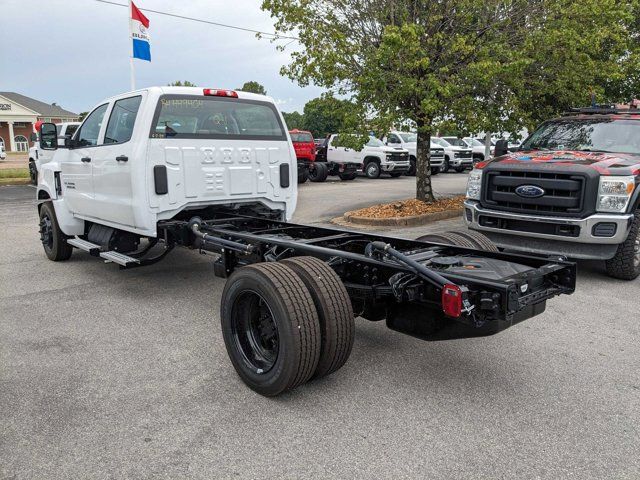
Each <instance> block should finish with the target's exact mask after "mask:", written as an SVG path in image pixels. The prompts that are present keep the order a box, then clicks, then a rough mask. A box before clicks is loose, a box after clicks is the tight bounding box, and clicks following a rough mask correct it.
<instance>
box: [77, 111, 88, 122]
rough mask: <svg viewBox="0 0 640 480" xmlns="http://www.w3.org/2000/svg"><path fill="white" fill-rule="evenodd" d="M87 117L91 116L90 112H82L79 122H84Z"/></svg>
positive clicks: (79, 115)
mask: <svg viewBox="0 0 640 480" xmlns="http://www.w3.org/2000/svg"><path fill="white" fill-rule="evenodd" d="M87 115H89V112H80V113H79V114H78V121H79V122H81V121H82V120H84V117H86V116H87Z"/></svg>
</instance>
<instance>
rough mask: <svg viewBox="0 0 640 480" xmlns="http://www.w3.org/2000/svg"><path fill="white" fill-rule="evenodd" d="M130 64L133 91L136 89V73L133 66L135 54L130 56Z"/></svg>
mask: <svg viewBox="0 0 640 480" xmlns="http://www.w3.org/2000/svg"><path fill="white" fill-rule="evenodd" d="M129 64H130V65H131V90H132V91H133V90H135V89H136V74H135V70H134V68H133V55H131V57H129Z"/></svg>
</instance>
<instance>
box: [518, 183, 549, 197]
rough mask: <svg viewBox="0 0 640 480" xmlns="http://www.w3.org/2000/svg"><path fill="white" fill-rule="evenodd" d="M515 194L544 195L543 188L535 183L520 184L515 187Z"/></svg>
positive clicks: (522, 195)
mask: <svg viewBox="0 0 640 480" xmlns="http://www.w3.org/2000/svg"><path fill="white" fill-rule="evenodd" d="M516 195H518V196H520V197H524V198H538V197H541V196H543V195H544V189H542V188H540V187H538V186H536V185H520V186H519V187H518V188H516Z"/></svg>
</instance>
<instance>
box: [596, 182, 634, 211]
mask: <svg viewBox="0 0 640 480" xmlns="http://www.w3.org/2000/svg"><path fill="white" fill-rule="evenodd" d="M634 187H635V178H634V177H633V176H631V175H630V176H625V177H617V176H606V175H603V176H601V177H600V185H599V187H598V204H597V207H596V210H598V211H599V212H618V213H621V212H624V211H625V210H626V209H627V205H628V204H629V199H630V198H631V194H632V193H633V189H634Z"/></svg>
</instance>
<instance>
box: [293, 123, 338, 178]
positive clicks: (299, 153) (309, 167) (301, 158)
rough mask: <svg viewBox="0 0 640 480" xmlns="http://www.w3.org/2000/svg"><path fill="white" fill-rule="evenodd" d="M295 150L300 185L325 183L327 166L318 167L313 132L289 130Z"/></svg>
mask: <svg viewBox="0 0 640 480" xmlns="http://www.w3.org/2000/svg"><path fill="white" fill-rule="evenodd" d="M289 135H290V136H291V142H293V148H294V149H295V151H296V158H297V159H298V183H304V182H306V181H307V179H308V180H311V181H312V182H324V181H325V180H326V178H327V174H328V173H329V172H328V169H327V167H326V165H318V164H316V163H315V161H316V145H315V143H314V141H313V135H311V132H307V131H304V130H297V129H294V130H289Z"/></svg>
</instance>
